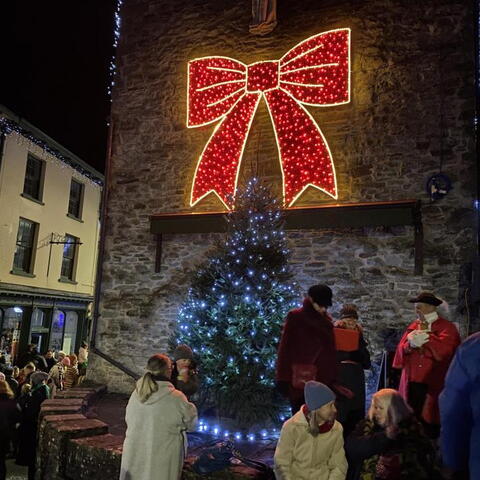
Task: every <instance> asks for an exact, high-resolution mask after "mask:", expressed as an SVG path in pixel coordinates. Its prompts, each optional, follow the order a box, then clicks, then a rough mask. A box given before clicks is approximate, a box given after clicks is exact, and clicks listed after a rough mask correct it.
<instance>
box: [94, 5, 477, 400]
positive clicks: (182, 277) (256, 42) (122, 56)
mask: <svg viewBox="0 0 480 480" xmlns="http://www.w3.org/2000/svg"><path fill="white" fill-rule="evenodd" d="M249 21H250V2H246V1H245V2H236V1H226V2H225V1H219V0H209V1H205V0H189V1H188V2H168V1H166V0H148V1H147V0H124V6H123V9H122V31H121V41H120V47H119V52H118V70H119V76H118V79H117V84H116V87H115V91H114V97H113V111H112V119H113V124H114V131H113V146H112V147H113V154H112V159H111V169H110V187H109V188H110V192H109V201H108V218H107V221H106V228H107V239H106V255H105V261H104V265H103V275H104V277H103V284H102V287H101V289H102V300H101V305H100V313H101V317H100V320H99V330H98V337H97V345H98V346H99V348H101V349H102V350H104V351H106V352H107V353H109V354H110V355H114V356H117V358H119V359H121V360H122V361H123V362H124V363H125V364H126V366H128V367H129V368H130V369H133V370H135V371H138V372H141V371H142V368H143V366H144V364H145V361H146V359H147V357H148V356H149V355H150V354H151V353H153V352H156V351H161V350H165V348H166V340H167V337H168V335H169V332H170V331H171V328H172V325H173V323H174V321H175V315H176V311H177V308H178V306H179V304H180V303H181V301H182V300H183V298H184V296H185V293H186V291H187V289H188V286H189V280H190V277H191V274H192V272H194V271H195V268H196V265H197V264H198V263H199V262H200V261H201V260H202V259H203V258H204V256H205V254H206V253H207V252H208V250H209V248H210V246H211V244H212V241H213V240H214V238H215V235H213V234H211V235H168V236H167V235H166V236H164V239H163V257H162V270H161V272H160V273H154V262H155V241H154V238H153V236H152V235H151V234H150V233H149V215H151V214H154V213H160V212H188V211H192V209H190V208H189V195H190V188H191V182H192V178H193V174H194V169H195V166H196V161H197V159H198V156H199V155H200V153H201V152H202V149H203V147H204V145H205V142H206V141H207V140H208V138H209V136H210V135H211V132H212V130H213V128H214V126H213V125H208V126H206V127H201V128H194V129H187V128H186V126H185V124H186V75H187V62H188V60H190V59H193V58H196V57H201V56H207V55H223V56H229V57H233V58H236V59H238V60H241V61H242V62H244V63H247V64H248V63H252V62H255V61H258V60H268V59H278V58H280V57H281V56H282V55H283V54H284V53H285V52H286V51H288V50H289V49H290V48H292V47H293V46H295V45H296V44H297V43H299V42H300V41H302V40H304V39H305V38H307V37H309V36H311V35H313V34H316V33H320V32H322V31H326V30H330V29H334V28H340V27H350V28H351V29H352V100H351V102H350V103H349V104H347V105H341V106H337V107H328V108H315V107H308V110H309V112H310V113H311V114H312V115H313V116H314V118H315V119H316V121H317V122H318V124H319V125H320V127H321V129H322V130H323V133H324V135H325V137H326V138H327V140H328V143H329V145H330V149H331V151H332V153H333V157H334V162H335V167H336V172H337V181H338V188H339V199H338V201H339V202H368V201H383V200H401V199H420V200H422V201H423V210H422V214H423V220H424V228H425V271H424V275H423V276H419V277H415V276H413V231H412V229H411V228H410V227H402V228H400V227H399V228H390V229H386V228H378V229H372V228H363V229H348V230H346V229H343V230H331V231H330V230H329V231H326V230H323V231H295V232H289V242H290V245H291V247H292V250H293V258H292V264H293V268H294V270H295V272H296V275H297V280H298V281H299V283H300V284H301V285H302V286H303V287H305V288H306V287H308V286H309V285H310V284H312V283H314V282H327V283H329V284H331V285H332V287H333V289H334V293H335V297H336V301H337V302H344V301H345V302H355V303H357V305H358V306H359V307H360V309H361V314H362V319H363V321H364V323H365V325H366V330H367V332H368V335H369V337H370V339H371V340H373V342H374V344H375V349H376V350H378V348H379V346H380V344H379V343H378V339H377V338H376V332H377V331H378V329H379V328H380V326H382V325H404V324H405V323H407V322H408V321H409V320H411V317H412V316H411V312H410V308H411V306H410V305H409V304H408V303H406V301H405V299H406V298H407V297H408V296H409V295H412V294H414V293H415V292H417V291H418V290H419V289H421V288H428V289H435V290H436V291H437V292H438V293H439V295H441V296H443V297H444V298H445V299H446V300H447V301H448V302H449V304H450V307H451V308H450V318H452V319H454V320H457V321H459V322H462V321H463V319H462V318H461V317H459V316H458V315H457V314H455V306H456V299H457V294H458V289H457V276H458V270H459V266H460V265H461V264H462V263H463V262H465V261H468V260H469V259H470V256H471V255H472V253H473V226H474V225H473V210H472V202H473V198H474V189H475V184H474V178H475V176H474V169H475V163H474V143H473V116H474V111H473V108H474V89H473V78H474V76H473V69H474V56H473V46H474V44H473V12H472V11H471V10H470V3H468V2H467V3H466V2H463V1H461V0H458V1H447V0H424V1H422V2H413V1H405V0H371V1H362V0H358V1H353V0H352V1H342V0H340V1H339V0H335V1H333V0H324V1H318V0H304V1H302V2H299V1H298V0H284V1H282V2H279V25H278V27H277V28H276V29H275V30H274V32H273V33H271V34H270V35H268V36H266V37H256V36H253V35H250V34H249V33H248V24H249ZM440 168H442V170H443V171H444V172H445V173H447V174H448V175H449V176H450V177H451V179H452V180H453V185H454V188H453V190H452V191H451V192H450V194H449V195H448V196H447V197H446V198H445V199H443V200H441V201H439V202H437V203H433V204H431V203H429V199H428V197H427V195H426V193H425V182H426V180H427V178H428V177H429V176H430V175H431V174H433V173H436V172H438V171H439V169H440ZM253 174H255V175H257V176H259V177H260V178H262V179H265V180H266V181H268V182H269V183H271V185H272V188H273V190H274V191H275V192H276V193H277V194H279V193H280V185H281V184H280V180H281V172H280V167H279V163H278V153H277V148H276V145H275V142H274V135H273V130H272V126H271V123H270V119H269V116H268V113H267V110H266V107H265V105H264V104H263V103H261V104H260V106H259V109H258V111H257V114H256V116H255V119H254V122H253V125H252V130H251V133H250V136H249V139H248V142H247V147H246V149H245V153H244V160H243V163H242V168H241V172H240V182H241V183H244V182H245V181H246V180H247V179H248V178H250V177H251V176H252V175H253ZM324 203H331V199H330V198H329V197H327V196H326V195H324V194H322V193H321V192H319V191H317V190H314V189H310V190H308V191H307V192H305V194H304V195H303V196H302V197H301V198H300V200H299V201H298V202H297V203H296V205H318V204H324ZM220 207H221V205H220V203H219V202H218V201H217V200H216V199H215V198H213V196H212V195H211V196H210V197H207V198H205V199H204V200H202V201H201V202H200V203H198V204H197V205H196V207H195V208H194V209H193V211H207V210H218V209H219V208H220ZM339 306H340V305H339V303H336V304H335V305H334V307H333V311H334V312H335V311H337V310H338V308H339ZM92 357H93V358H92V372H93V375H94V376H96V377H97V378H98V380H99V381H109V380H112V381H111V382H110V383H111V384H110V388H113V389H116V390H120V391H121V390H123V391H127V390H130V389H131V383H130V382H128V383H127V382H124V380H123V376H122V375H121V374H120V373H119V372H118V370H116V369H115V368H113V367H110V366H109V365H108V364H106V363H105V362H104V361H103V360H100V359H98V357H95V356H93V355H92ZM112 383H113V385H112Z"/></svg>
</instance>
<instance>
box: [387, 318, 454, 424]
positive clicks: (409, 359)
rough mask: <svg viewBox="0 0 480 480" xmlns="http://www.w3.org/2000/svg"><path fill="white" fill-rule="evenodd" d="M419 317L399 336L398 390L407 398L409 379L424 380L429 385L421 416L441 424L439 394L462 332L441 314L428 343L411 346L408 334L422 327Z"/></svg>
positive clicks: (433, 324)
mask: <svg viewBox="0 0 480 480" xmlns="http://www.w3.org/2000/svg"><path fill="white" fill-rule="evenodd" d="M419 323H420V322H419V320H418V319H417V320H415V321H414V322H413V323H412V324H410V325H409V327H408V328H407V330H406V331H405V333H404V334H403V337H402V339H401V340H400V342H399V344H398V346H397V351H396V353H395V358H394V360H393V368H401V369H402V376H401V379H400V387H399V391H400V393H401V394H402V396H403V398H405V399H406V400H407V392H408V382H419V383H424V384H426V385H427V387H428V392H427V398H426V401H425V405H424V406H423V411H422V417H423V419H424V420H425V421H426V422H428V423H434V424H439V423H440V414H439V411H438V396H439V395H440V392H441V391H442V390H443V385H444V381H445V376H446V374H447V370H448V367H449V365H450V362H451V360H452V358H453V355H454V353H455V350H456V349H457V347H458V345H460V335H459V334H458V330H457V328H456V327H455V325H454V324H453V323H452V322H449V321H448V320H445V319H444V318H441V317H438V319H437V320H435V321H434V322H433V323H432V326H431V333H430V337H429V340H428V342H427V343H425V345H423V346H422V347H421V348H411V347H410V344H409V343H408V340H407V335H408V334H409V333H410V332H411V331H413V330H417V329H418V328H419Z"/></svg>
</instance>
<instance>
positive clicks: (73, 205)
mask: <svg viewBox="0 0 480 480" xmlns="http://www.w3.org/2000/svg"><path fill="white" fill-rule="evenodd" d="M82 201H83V184H82V183H80V182H77V181H76V180H73V178H72V183H71V184H70V200H69V201H68V213H69V214H70V215H72V216H73V217H75V218H82Z"/></svg>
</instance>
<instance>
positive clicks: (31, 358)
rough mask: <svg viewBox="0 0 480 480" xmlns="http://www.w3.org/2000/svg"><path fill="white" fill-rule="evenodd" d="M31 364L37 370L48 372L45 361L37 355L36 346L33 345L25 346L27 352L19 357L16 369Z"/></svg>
mask: <svg viewBox="0 0 480 480" xmlns="http://www.w3.org/2000/svg"><path fill="white" fill-rule="evenodd" d="M30 362H31V363H33V364H34V365H35V367H36V368H37V370H41V371H42V372H48V365H47V362H46V360H45V359H44V358H43V357H42V356H41V355H40V354H39V353H38V350H37V346H36V345H35V344H34V343H31V344H29V345H27V351H26V352H25V353H24V354H23V355H22V356H21V357H20V360H19V361H18V367H19V368H23V367H24V366H25V365H26V364H27V363H30Z"/></svg>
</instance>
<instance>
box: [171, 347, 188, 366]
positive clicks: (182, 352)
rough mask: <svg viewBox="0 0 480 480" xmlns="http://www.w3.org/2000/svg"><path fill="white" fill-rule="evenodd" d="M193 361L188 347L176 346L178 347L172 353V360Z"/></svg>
mask: <svg viewBox="0 0 480 480" xmlns="http://www.w3.org/2000/svg"><path fill="white" fill-rule="evenodd" d="M181 359H184V360H193V352H192V349H191V348H190V347H189V346H188V345H178V347H177V348H176V349H175V350H174V351H173V360H174V361H175V362H176V361H177V360H181Z"/></svg>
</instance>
